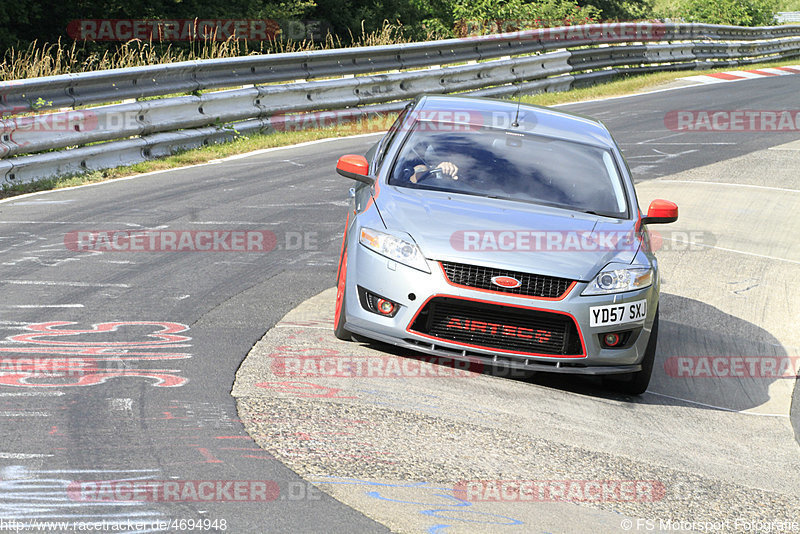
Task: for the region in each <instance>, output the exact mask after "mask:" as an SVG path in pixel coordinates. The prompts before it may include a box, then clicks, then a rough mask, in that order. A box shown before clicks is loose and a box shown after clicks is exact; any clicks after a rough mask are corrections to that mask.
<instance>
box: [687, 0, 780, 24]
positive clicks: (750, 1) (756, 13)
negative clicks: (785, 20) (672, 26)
mask: <svg viewBox="0 0 800 534" xmlns="http://www.w3.org/2000/svg"><path fill="white" fill-rule="evenodd" d="M676 7H677V10H676V12H675V15H676V16H677V17H680V18H682V19H684V20H686V21H687V22H705V23H707V24H732V25H734V26H768V25H771V24H773V23H774V22H773V13H774V11H775V9H776V8H777V0H713V1H709V0H681V1H680V2H678V4H677V6H676Z"/></svg>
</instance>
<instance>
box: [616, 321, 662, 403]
mask: <svg viewBox="0 0 800 534" xmlns="http://www.w3.org/2000/svg"><path fill="white" fill-rule="evenodd" d="M657 344H658V310H656V318H655V320H654V321H653V329H652V330H651V331H650V339H649V340H648V342H647V348H646V349H645V351H644V359H643V360H642V370H641V371H637V372H635V373H626V374H621V375H614V376H613V377H611V376H607V377H604V378H603V385H604V386H605V387H607V388H608V389H611V390H613V391H619V392H620V393H628V394H631V395H641V394H642V393H644V392H645V391H647V386H648V385H649V384H650V376H651V375H652V374H653V362H655V359H656V345H657Z"/></svg>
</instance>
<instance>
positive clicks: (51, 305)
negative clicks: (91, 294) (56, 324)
mask: <svg viewBox="0 0 800 534" xmlns="http://www.w3.org/2000/svg"><path fill="white" fill-rule="evenodd" d="M0 308H83V304H3V305H2V306H0Z"/></svg>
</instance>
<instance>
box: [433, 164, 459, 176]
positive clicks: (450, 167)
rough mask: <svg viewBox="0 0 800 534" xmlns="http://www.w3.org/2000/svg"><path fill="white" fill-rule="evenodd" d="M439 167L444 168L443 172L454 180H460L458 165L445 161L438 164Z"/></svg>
mask: <svg viewBox="0 0 800 534" xmlns="http://www.w3.org/2000/svg"><path fill="white" fill-rule="evenodd" d="M436 168H437V169H442V173H443V174H445V175H447V176H449V177H450V178H452V179H453V180H458V167H456V165H455V164H454V163H451V162H449V161H443V162H441V163H440V164H439V165H437V166H436Z"/></svg>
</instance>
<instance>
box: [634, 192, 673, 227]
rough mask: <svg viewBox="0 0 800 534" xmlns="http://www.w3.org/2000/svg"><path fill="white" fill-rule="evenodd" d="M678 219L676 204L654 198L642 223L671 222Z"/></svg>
mask: <svg viewBox="0 0 800 534" xmlns="http://www.w3.org/2000/svg"><path fill="white" fill-rule="evenodd" d="M677 220H678V205H677V204H675V203H674V202H670V201H669V200H661V199H660V198H659V199H656V200H654V201H652V202H651V203H650V207H649V208H647V215H645V216H644V217H642V224H659V223H671V222H675V221H677Z"/></svg>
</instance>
